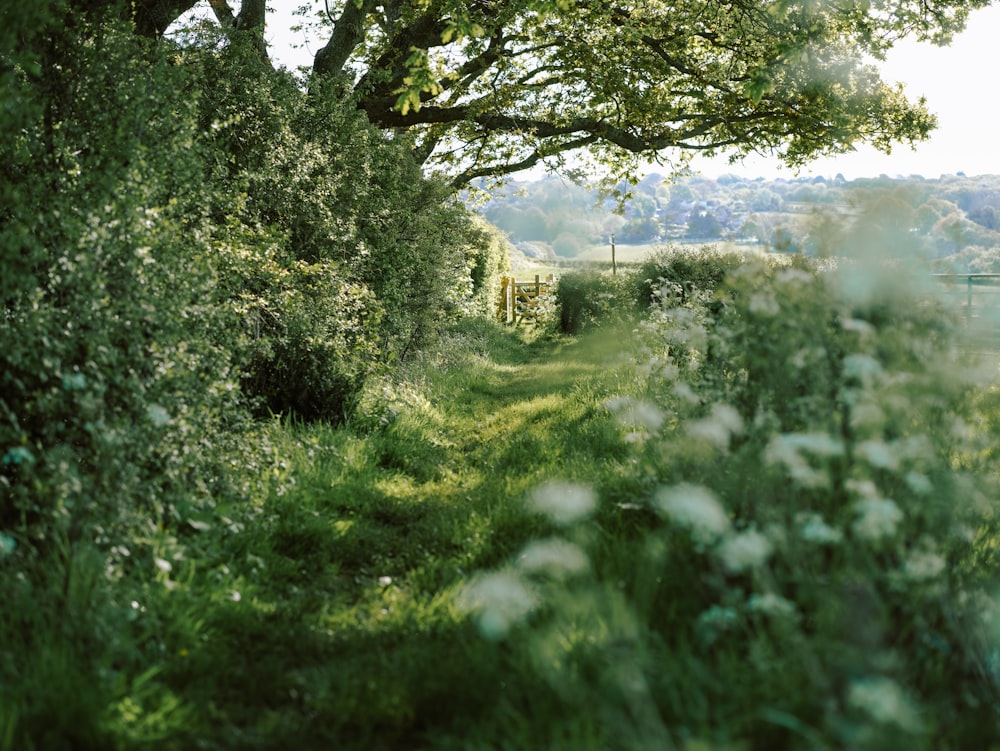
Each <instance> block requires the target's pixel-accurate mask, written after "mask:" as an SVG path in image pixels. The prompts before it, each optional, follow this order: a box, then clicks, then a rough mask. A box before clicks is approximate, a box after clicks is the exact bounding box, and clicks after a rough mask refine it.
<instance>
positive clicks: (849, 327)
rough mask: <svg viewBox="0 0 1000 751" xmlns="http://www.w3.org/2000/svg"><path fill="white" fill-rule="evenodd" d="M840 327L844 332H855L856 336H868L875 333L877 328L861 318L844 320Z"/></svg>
mask: <svg viewBox="0 0 1000 751" xmlns="http://www.w3.org/2000/svg"><path fill="white" fill-rule="evenodd" d="M840 326H841V328H842V329H844V331H853V332H854V333H856V334H861V335H863V336H867V335H868V334H873V333H874V332H875V327H874V326H872V325H871V324H870V323H868V321H862V320H860V319H859V318H844V319H842V320H841V322H840Z"/></svg>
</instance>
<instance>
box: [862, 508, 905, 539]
mask: <svg viewBox="0 0 1000 751" xmlns="http://www.w3.org/2000/svg"><path fill="white" fill-rule="evenodd" d="M854 509H855V511H856V513H857V517H856V518H855V519H854V524H853V525H852V526H851V529H852V530H853V531H854V534H856V535H857V536H858V537H860V538H861V539H863V540H873V541H874V540H881V539H882V538H883V537H890V536H892V535H894V534H895V533H896V527H897V526H898V525H899V523H900V522H901V521H902V520H903V512H902V511H900V510H899V506H897V505H896V503H895V502H894V501H891V500H889V499H888V498H862V499H861V500H860V501H855V503H854Z"/></svg>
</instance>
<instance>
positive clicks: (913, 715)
mask: <svg viewBox="0 0 1000 751" xmlns="http://www.w3.org/2000/svg"><path fill="white" fill-rule="evenodd" d="M847 703H848V704H850V705H851V706H852V707H854V708H855V709H859V710H861V711H862V712H864V713H865V714H867V715H868V716H869V717H870V718H871V719H872V720H874V721H875V722H878V723H881V724H884V725H896V726H897V727H899V728H901V729H903V730H906V731H909V732H917V731H919V730H920V726H921V723H920V716H919V715H918V714H917V711H916V709H914V707H913V704H912V703H911V702H910V700H909V699H908V698H907V696H906V694H905V693H904V692H903V689H901V688H900V687H899V684H898V683H896V682H895V681H894V680H892V679H890V678H884V677H881V676H880V677H876V678H865V679H862V680H859V681H855V682H854V683H852V684H851V687H850V689H849V690H848V692H847Z"/></svg>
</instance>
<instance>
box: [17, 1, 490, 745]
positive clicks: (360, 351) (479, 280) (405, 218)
mask: <svg viewBox="0 0 1000 751" xmlns="http://www.w3.org/2000/svg"><path fill="white" fill-rule="evenodd" d="M33 8H34V6H33ZM76 10H78V9H76V8H73V9H70V8H68V7H67V6H65V5H64V4H62V3H56V2H54V3H50V4H38V7H37V8H34V9H33V10H31V11H30V12H26V13H24V14H22V15H19V16H18V17H17V19H16V20H12V21H11V24H10V25H4V26H3V29H2V30H0V35H2V39H4V40H6V41H7V42H9V45H5V46H4V50H5V51H4V53H3V55H2V56H0V58H2V59H0V87H2V88H0V99H2V100H3V102H4V107H3V108H2V112H0V135H2V136H3V137H2V138H0V156H2V157H3V159H2V160H0V161H2V165H0V170H3V177H4V180H3V181H2V185H0V296H2V300H3V305H4V310H3V323H2V326H0V347H2V352H0V571H2V576H0V599H2V600H3V601H4V602H5V603H6V604H7V605H8V607H5V608H4V609H3V612H2V613H0V747H2V748H8V747H11V748H13V747H18V748H60V747H71V746H72V747H80V748H115V747H124V748H131V747H138V746H142V745H145V746H146V747H149V746H150V745H159V744H160V743H161V742H162V741H163V739H164V738H166V737H167V736H168V735H171V734H172V733H173V731H174V730H175V729H176V727H177V726H179V725H183V723H184V721H185V717H186V714H185V712H186V711H187V710H184V709H182V708H180V705H179V701H178V699H177V695H176V693H175V691H174V690H173V689H172V688H171V687H170V686H167V685H166V684H165V683H164V682H163V679H162V677H161V674H170V671H171V670H172V669H173V668H174V666H172V665H166V664H164V663H163V660H164V655H170V656H172V657H175V656H177V654H178V653H179V652H178V651H177V650H176V649H175V644H176V643H178V642H182V643H184V644H186V645H190V644H192V643H193V642H195V641H198V640H200V639H202V638H203V637H204V636H205V630H204V628H205V626H204V620H203V618H202V617H201V615H200V614H199V612H197V608H203V607H204V605H205V603H201V602H198V603H195V604H191V605H190V606H187V605H185V604H184V598H183V596H178V597H176V598H174V599H170V598H171V592H172V591H173V590H174V589H176V586H175V585H176V584H177V577H178V576H179V575H181V572H184V571H193V570H194V569H193V568H191V569H188V568H187V567H188V566H193V563H191V561H192V560H193V559H192V557H190V556H192V555H194V553H190V552H189V551H192V550H193V551H195V552H196V553H205V552H206V551H205V550H204V549H202V548H201V547H200V543H201V542H202V541H201V540H199V539H198V537H199V535H202V534H204V533H205V532H206V531H208V530H211V529H214V528H216V527H217V528H218V529H219V530H230V531H231V530H232V529H233V528H234V524H235V522H233V520H232V519H231V518H229V517H227V516H226V513H227V512H228V509H229V508H230V507H231V506H232V504H241V506H240V508H241V514H242V513H243V512H245V514H246V516H245V517H243V516H241V520H242V521H241V522H240V523H241V524H242V523H247V521H248V520H249V519H250V518H251V517H252V516H253V514H254V513H256V512H255V511H254V509H255V508H257V505H258V504H259V503H260V502H261V501H262V499H263V498H266V497H267V496H268V494H269V493H271V492H275V493H278V491H279V490H280V491H281V492H285V491H286V490H287V487H286V484H285V482H286V480H287V475H288V472H287V465H286V464H285V458H284V457H280V456H275V454H274V452H273V450H272V449H271V447H270V446H269V445H268V442H267V437H266V435H261V433H259V432H255V431H256V430H257V428H256V427H255V425H254V423H253V421H252V419H251V414H250V410H249V409H248V408H250V407H257V408H258V410H259V411H263V410H264V409H265V408H270V409H271V410H273V411H285V412H291V411H295V412H297V413H298V414H299V415H300V416H303V417H308V418H327V419H342V418H343V416H344V414H345V412H347V411H348V410H349V408H350V406H351V405H352V404H353V402H354V400H355V398H356V394H357V393H358V391H359V390H360V389H361V388H362V387H363V386H364V380H365V378H366V377H368V376H369V375H370V373H372V372H373V371H374V369H375V368H376V367H378V366H380V365H384V364H385V363H387V362H389V361H393V360H395V361H399V360H400V359H401V358H402V357H403V355H404V354H405V353H406V351H407V349H408V347H411V346H412V344H413V343H414V342H416V341H418V340H420V339H424V340H427V339H430V337H431V336H432V335H433V334H434V332H435V330H436V328H437V327H439V326H440V325H442V324H443V323H444V322H445V321H446V320H447V319H449V318H453V317H457V316H459V315H461V314H463V313H465V312H467V311H470V310H473V309H477V306H481V305H482V304H483V300H484V295H488V294H489V289H490V287H491V285H494V284H495V283H496V282H495V279H494V276H495V274H496V273H497V270H498V269H499V267H500V266H501V265H502V264H503V259H504V246H503V245H502V244H498V243H493V244H487V245H485V246H484V247H481V246H480V244H479V241H480V239H482V238H486V237H489V236H490V234H489V232H488V231H485V230H484V229H483V228H482V227H481V226H479V225H478V223H477V220H476V219H475V218H474V217H473V216H472V215H471V214H470V213H469V212H468V211H467V210H466V209H464V208H463V207H462V206H461V205H460V204H458V203H457V202H455V201H454V200H452V199H451V197H450V195H449V194H448V191H447V190H446V189H445V188H443V187H442V186H441V185H440V184H439V183H436V182H431V181H428V180H425V179H424V178H423V177H422V176H421V175H420V173H419V170H418V169H417V167H416V165H415V164H414V163H413V161H412V158H411V157H410V153H409V149H408V148H407V147H406V145H405V144H403V143H402V141H399V142H392V141H388V140H386V139H385V138H384V137H383V135H382V134H381V133H380V132H378V131H376V130H374V129H372V128H371V127H370V126H368V125H367V123H366V122H365V121H364V118H363V117H362V116H360V115H359V114H358V113H357V112H356V111H355V110H354V109H353V108H351V107H347V106H344V104H343V102H341V101H340V100H336V99H334V98H317V99H315V100H312V101H313V103H316V104H319V105H321V106H313V105H312V104H310V100H308V99H307V98H305V97H304V96H303V95H302V92H301V91H299V90H298V89H297V88H296V87H295V85H294V82H293V81H292V80H290V79H289V78H288V77H287V76H286V75H284V74H279V73H275V72H274V71H271V70H270V69H268V68H267V67H266V66H262V65H260V60H259V56H258V57H255V53H254V50H253V48H252V47H251V48H249V49H248V48H245V47H243V46H242V45H241V44H239V43H236V42H235V41H234V42H233V43H230V44H227V45H225V46H224V47H221V48H220V47H219V45H213V44H206V45H205V46H204V47H198V48H197V49H193V50H191V49H179V48H177V47H175V46H173V45H172V44H170V43H166V42H159V43H153V42H152V41H149V40H145V39H142V38H138V37H136V36H135V35H134V34H133V33H132V30H131V28H126V27H124V26H123V25H122V24H121V23H120V22H119V21H118V20H117V17H116V16H115V14H113V13H111V14H108V15H101V14H99V13H97V14H92V13H88V14H83V15H81V14H78V13H76V12H75V11H76ZM91 10H93V9H91ZM95 13H96V11H95ZM3 15H4V17H5V18H6V17H8V16H9V15H10V14H8V13H6V12H4V14H3ZM252 60H256V65H252V64H250V62H249V61H252ZM442 269H443V270H444V273H438V272H439V271H441V270H442ZM418 285H422V287H420V288H422V289H423V290H425V291H426V294H425V295H423V296H421V295H415V294H413V293H412V290H413V289H415V288H417V287H418ZM415 332H419V336H418V335H417V334H416V333H415ZM244 504H245V505H244ZM147 604H148V606H149V608H150V611H149V612H150V615H149V616H148V617H147V616H145V615H143V613H145V612H147V611H146V610H145V608H146V607H147ZM185 648H187V647H185ZM55 718H58V719H55ZM185 737H187V736H185ZM189 740H190V739H189ZM170 743H178V744H180V746H176V747H185V742H184V741H182V740H176V739H175V740H171V741H170ZM192 743H193V741H192ZM159 747H171V746H170V745H169V744H168V745H167V746H162V745H159ZM186 747H190V746H189V745H188V746H186Z"/></svg>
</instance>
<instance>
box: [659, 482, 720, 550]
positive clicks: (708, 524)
mask: <svg viewBox="0 0 1000 751" xmlns="http://www.w3.org/2000/svg"><path fill="white" fill-rule="evenodd" d="M655 503H656V506H657V508H659V509H660V511H662V512H663V513H664V514H666V515H667V516H668V517H669V518H670V520H671V521H672V522H674V524H677V525H679V526H681V527H686V528H688V529H690V530H691V536H692V537H693V538H694V539H695V541H697V542H699V543H709V542H715V541H716V540H718V539H719V538H720V537H722V536H723V535H725V534H726V533H727V532H729V517H728V516H726V511H725V509H723V508H722V504H720V503H719V501H718V500H716V498H715V496H714V495H713V494H712V491H711V490H709V489H708V488H706V487H702V486H701V485H691V484H689V483H681V484H679V485H673V486H671V487H665V488H660V490H659V491H657V493H656V498H655Z"/></svg>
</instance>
